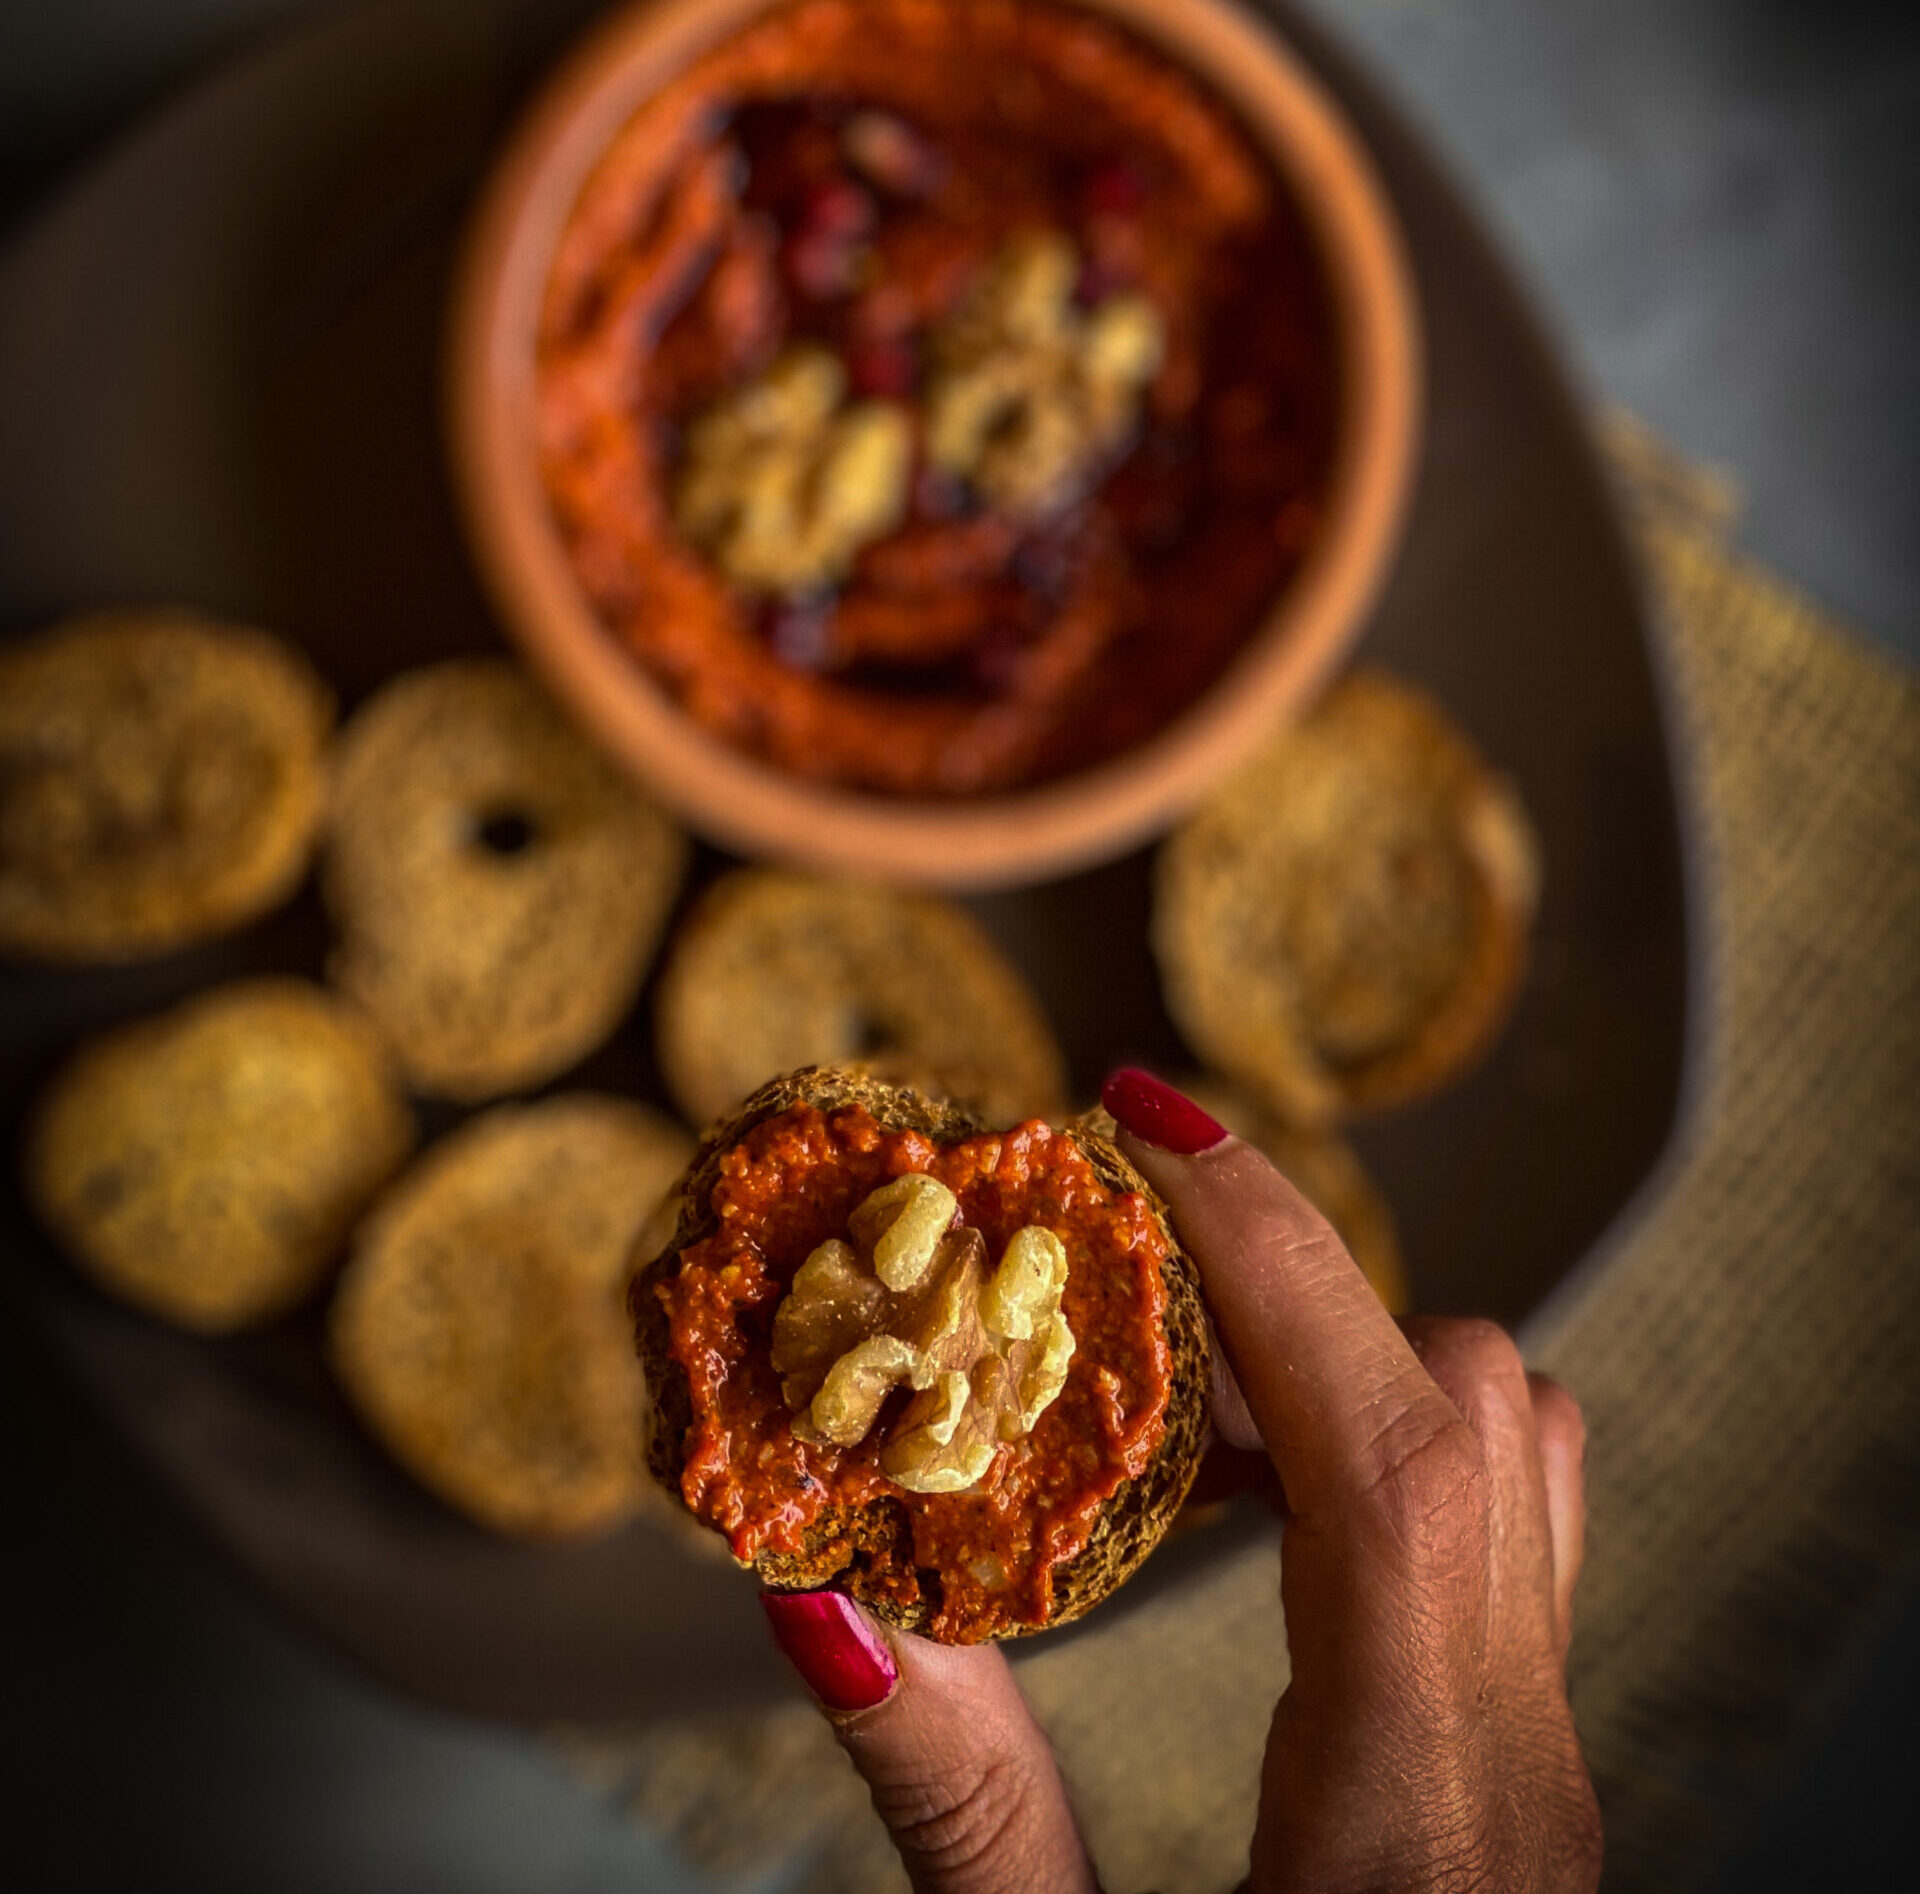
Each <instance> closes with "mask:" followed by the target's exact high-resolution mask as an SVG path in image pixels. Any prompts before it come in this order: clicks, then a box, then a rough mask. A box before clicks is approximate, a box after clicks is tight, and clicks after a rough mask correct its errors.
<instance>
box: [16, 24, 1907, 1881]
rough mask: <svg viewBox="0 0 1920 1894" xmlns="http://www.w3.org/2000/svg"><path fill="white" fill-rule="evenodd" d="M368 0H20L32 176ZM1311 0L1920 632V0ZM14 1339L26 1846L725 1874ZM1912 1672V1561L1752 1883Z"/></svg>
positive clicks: (1675, 423) (1835, 572)
mask: <svg viewBox="0 0 1920 1894" xmlns="http://www.w3.org/2000/svg"><path fill="white" fill-rule="evenodd" d="M347 3H348V0H59V4H34V5H29V4H26V3H25V0H6V4H5V5H4V6H0V215H8V216H11V215H16V214H22V213H23V211H24V210H25V209H27V208H28V207H30V205H31V203H32V201H33V200H34V199H35V198H36V197H37V196H39V195H40V194H41V193H43V192H44V191H46V190H47V189H49V188H52V187H54V186H55V185H56V184H57V181H58V178H59V177H60V175H61V174H62V173H63V172H65V171H66V170H68V169H69V168H71V167H72V166H73V165H74V164H76V163H78V162H81V161H83V160H84V158H85V156H86V154H87V153H88V152H89V151H90V150H92V149H95V148H97V147H98V145H99V144H100V143H101V142H102V141H103V140H105V139H107V138H109V137H111V136H112V135H113V134H114V133H115V132H116V131H118V130H119V129H121V128H122V127H124V126H126V125H127V124H129V123H132V122H136V121H137V119H138V116H139V115H140V114H141V112H143V111H144V110H145V109H147V108H148V107H150V106H151V105H152V104H153V103H154V102H156V101H158V100H159V99H161V98H162V97H164V96H165V94H166V93H167V92H169V91H170V90H172V89H173V88H175V87H177V86H178V85H180V84H182V83H184V82H188V81H190V80H191V79H192V78H194V77H195V76H196V75H197V74H200V73H202V72H205V71H206V70H208V69H209V68H210V67H212V66H214V65H216V64H217V63H219V62H220V61H221V60H222V59H224V58H226V57H228V56H231V55H232V54H233V53H235V52H237V51H239V50H241V49H243V48H244V47H245V46H246V45H247V44H248V43H249V42H250V41H252V40H254V39H256V38H258V37H259V36H260V35H262V34H263V33H266V32H268V31H271V30H272V29H274V28H275V27H277V26H280V25H282V24H285V23H287V22H290V21H293V20H296V19H299V18H301V17H305V16H311V15H314V14H317V13H320V12H322V11H327V10H332V9H333V8H336V7H338V6H341V5H343V4H347ZM1318 4H1319V6H1320V10H1321V11H1322V12H1323V13H1324V14H1326V16H1327V17H1328V18H1329V19H1331V20H1333V21H1335V22H1336V23H1337V24H1338V25H1339V26H1340V27H1341V28H1342V29H1343V30H1344V31H1345V32H1346V33H1347V34H1348V35H1349V36H1350V37H1351V38H1352V39H1353V40H1354V41H1355V42H1356V43H1357V44H1359V45H1360V46H1362V47H1363V48H1365V49H1366V50H1367V51H1368V52H1370V53H1371V54H1372V55H1373V58H1374V61H1375V63H1376V65H1377V66H1378V67H1379V69H1380V70H1381V71H1382V72H1383V73H1384V74H1386V75H1388V77H1389V78H1390V80H1391V82H1392V83H1393V84H1394V85H1395V86H1396V87H1397V89H1398V91H1399V92H1400V94H1401V96H1402V98H1403V99H1404V100H1405V101H1406V103H1407V105H1408V106H1409V108H1410V109H1411V111H1412V112H1413V114H1414V116H1415V117H1416V118H1417V119H1418V120H1419V121H1420V122H1422V123H1423V124H1424V126H1425V128H1426V130H1427V131H1428V133H1429V135H1430V137H1431V140H1432V142H1433V144H1434V146H1435V147H1436V149H1437V150H1438V151H1439V152H1440V153H1442V154H1443V156H1444V157H1445V158H1446V159H1447V160H1448V161H1449V162H1450V163H1451V165H1452V166H1453V167H1454V169H1455V171H1456V172H1457V174H1458V175H1459V176H1460V177H1461V178H1462V179H1463V180H1464V181H1465V182H1466V183H1467V184H1468V185H1469V186H1470V187H1471V188H1472V190H1473V191H1474V192H1475V193H1476V195H1477V196H1478V199H1479V201H1480V203H1481V205H1482V207H1483V209H1484V211H1485V213H1486V215H1487V217H1488V219H1489V221H1490V222H1491V223H1492V225H1493V226H1494V228H1495V230H1496V231H1497V233H1498V234H1499V235H1500V237H1501V238H1502V240H1503V241H1504V243H1505V244H1506V246H1507V249H1508V251H1509V253H1510V255H1511V256H1512V257H1513V259H1514V260H1515V262H1516V264H1517V266H1518V268H1519V270H1520V272H1521V274H1522V276H1523V277H1524V278H1525V279H1526V280H1527V281H1528V283H1529V284H1530V286H1531V288H1532V290H1533V292H1534V294H1535V296H1536V297H1537V298H1538V300H1539V302H1540V303H1541V305H1542V307H1543V308H1544V309H1545V311H1546V312H1547V314H1548V316H1549V318H1550V320H1551V321H1552V322H1553V323H1554V324H1555V325H1556V327H1557V328H1558V330H1559V332H1560V334H1561V336H1562V337H1563V339H1564V342H1565V344H1566V347H1567V350H1568V352H1569V355H1570V357H1571V359H1572V360H1573V362H1574V364H1575V366H1576V369H1577V371H1578V372H1579V373H1580V374H1581V375H1582V376H1583V377H1584V378H1585V380H1586V382H1587V384H1588V386H1589V387H1590V388H1591V390H1592V391H1593V394H1594V396H1595V398H1596V399H1597V400H1598V399H1604V400H1607V401H1612V402H1617V403H1619V404H1620V405H1622V406H1624V407H1626V408H1628V409H1630V410H1631V411H1633V412H1634V413H1636V414H1638V415H1639V416H1641V417H1642V418H1643V419H1645V420H1646V421H1648V422H1650V423H1651V424H1652V425H1653V426H1654V427H1655V428H1656V429H1658V430H1659V431H1660V432H1661V433H1662V434H1663V435H1665V436H1666V437H1667V438H1668V439H1669V440H1670V441H1672V442H1673V443H1675V444H1676V445H1677V446H1679V447H1680V448H1682V449H1683V450H1685V451H1686V452H1688V453H1690V454H1693V455H1696V456H1698V457H1701V458H1704V459H1707V460H1711V461H1714V462H1717V463H1719V464H1721V465H1722V466H1724V467H1725V468H1726V469H1728V470H1729V471H1730V472H1731V473H1733V474H1734V475H1735V476H1737V478H1738V479H1739V481H1740V483H1741V485H1742V487H1743V489H1744V491H1745V493H1746V495H1747V510H1746V513H1745V517H1744V524H1743V528H1742V533H1743V537H1744V540H1745V542H1746V543H1747V545H1748V546H1749V547H1750V548H1751V549H1752V550H1753V551H1754V552H1755V553H1756V554H1757V555H1758V556H1759V557H1761V558H1762V559H1764V560H1766V561H1767V562H1768V563H1769V564H1771V565H1773V566H1774V567H1776V568H1777V569H1779V570H1781V571H1783V572H1785V573H1787V574H1789V575H1791V576H1792V577H1793V578H1794V579H1796V580H1797V581H1799V582H1800V583H1801V584H1802V585H1803V586H1805V587H1806V589H1807V590H1808V591H1810V592H1811V593H1812V594H1813V595H1814V596H1816V597H1817V598H1818V599H1820V600H1821V601H1823V602H1824V603H1826V604H1827V605H1829V606H1831V607H1832V608H1834V609H1835V610H1836V611H1838V612H1839V613H1841V614H1842V615H1844V616H1845V617H1847V618H1849V619H1851V620H1852V621H1853V622H1854V623H1855V624H1856V625H1857V626H1858V627H1859V628H1860V629H1861V630H1863V631H1864V632H1866V633H1867V634H1869V635H1870V636H1871V637H1873V638H1874V639H1876V640H1877V641H1879V642H1880V643H1882V644H1883V645H1885V646H1887V647H1889V648H1891V649H1894V650H1897V651H1900V652H1902V653H1903V654H1904V655H1905V656H1906V657H1907V658H1908V659H1909V660H1910V661H1916V662H1920V611H1916V609H1915V607H1916V601H1917V600H1920V531H1916V526H1920V504H1917V502H1920V348H1916V346H1915V344H1916V339H1920V240H1917V239H1916V233H1920V7H1915V6H1914V5H1912V4H1911V3H1910V0H1909V3H1908V4H1905V5H1898V6H1895V5H1885V6H1880V5H1873V4H1868V3H1867V0H1820V3H1819V4H1814V3H1813V0H1806V3H1804V4H1802V3H1799V0H1558V3H1557V4H1548V3H1546V0H1318ZM0 1357H3V1359H0V1413H4V1425H5V1430H6V1431H5V1437H6V1438H8V1439H10V1440H11V1441H13V1442H14V1443H15V1444H16V1451H15V1457H14V1474H15V1477H14V1479H13V1481H12V1482H11V1483H10V1499H11V1506H10V1513H11V1516H12V1517H11V1521H10V1523H11V1526H12V1528H13V1530H12V1531H11V1532H10V1533H9V1534H7V1535H6V1537H7V1539H8V1540H9V1541H10V1549H9V1550H8V1551H6V1552H5V1553H4V1554H0V1677H4V1678H5V1680H6V1689H7V1704H8V1707H7V1714H6V1716H5V1717H4V1719H0V1782H4V1783H5V1785H6V1786H5V1791H4V1793H5V1803H4V1807H5V1809H6V1811H7V1820H6V1833H7V1836H8V1841H7V1856H6V1858H7V1859H9V1860H10V1861H16V1862H23V1863H25V1864H28V1865H29V1868H30V1874H29V1879H28V1881H27V1882H26V1883H24V1884H26V1885H31V1886H34V1887H40V1886H48V1887H83V1888H92V1887H102V1888H108V1887H136V1886H137V1887H141V1888H150V1889H160V1888H166V1887H172V1886H175V1885H179V1886H182V1887H184V1886H189V1885H191V1886H194V1887H205V1888H223V1887H236V1888H250V1887H254V1886H262V1887H265V1886H272V1887H274V1888H277V1889H289V1890H297V1889H308V1888H311V1889H316V1890H317V1889H332V1888H343V1887H352V1888H354V1889H356V1890H370V1891H372V1890H381V1889H385V1888H388V1887H393V1888H396V1889H397V1888H402V1887H404V1888H408V1889H434V1888H443V1887H444V1888H451V1889H462V1890H467V1889H472V1890H479V1891H484V1890H492V1889H501V1890H505V1889H509V1888H513V1889H522V1888H529V1887H539V1888H558V1889H568V1890H598V1889H603V1888H605V1889H611V1888H616V1887H617V1888H623V1889H635V1888H647V1889H658V1890H665V1891H668V1894H692V1891H693V1890H695V1889H696V1888H698V1887H699V1886H700V1883H699V1881H698V1880H697V1878H695V1877H693V1876H691V1875H690V1874H689V1873H688V1872H687V1871H686V1870H685V1869H684V1867H682V1866H680V1865H678V1864H675V1863H674V1862H672V1861H671V1860H670V1859H669V1858H668V1857H667V1856H666V1855H665V1854H664V1852H663V1851H662V1850H661V1849H660V1848H659V1847H657V1846H656V1845H654V1844H652V1843H651V1842H649V1841H647V1840H645V1839H644V1838H641V1837H639V1836H637V1835H636V1834H634V1833H633V1831H631V1830H630V1829H629V1828H628V1827H627V1826H626V1825H625V1824H624V1823H623V1822H622V1821H621V1820H620V1818H619V1817H618V1815H617V1813H615V1812H614V1811H612V1810H610V1809H608V1808H606V1807H604V1806H603V1805H602V1804H601V1803H600V1802H599V1801H598V1800H597V1799H596V1798H595V1797H594V1796H593V1795H592V1794H591V1793H590V1792H589V1791H588V1790H586V1789H585V1788H584V1787H582V1786H581V1785H580V1784H578V1783H576V1782H575V1781H574V1780H572V1779H571V1778H570V1777H569V1776H568V1775H567V1774H566V1773H565V1771H564V1770H563V1769H562V1768H561V1767H560V1765H559V1764H558V1763H557V1762H556V1761H555V1760H554V1759H553V1757H552V1755H551V1754H550V1753H549V1752H547V1751H546V1750H544V1749H542V1748H541V1747H540V1746H539V1745H538V1744H536V1743H533V1742H531V1741H529V1740H528V1739H527V1737H526V1736H525V1735H524V1734H523V1733H521V1732H516V1731H504V1730H498V1729H492V1728H488V1727H484V1726H477V1725H474V1724H470V1723H465V1722H462V1721H459V1720H457V1719H453V1718H449V1717H446V1716H442V1715H438V1714H435V1713H432V1712H428V1711H423V1710H421V1709H419V1708H418V1707H416V1706H413V1705H409V1704H402V1703H398V1702H395V1701H393V1700H391V1699H390V1698H387V1697H385V1696H383V1695H381V1694H379V1693H377V1692H375V1691H373V1690H371V1689H369V1688H368V1687H366V1686H365V1685H363V1684H362V1683H361V1682H359V1681H358V1680H357V1679H356V1678H353V1677H350V1676H347V1675H345V1674H343V1673H342V1672H340V1671H339V1670H338V1669H337V1668H336V1667H335V1666H334V1665H333V1664H332V1663H331V1662H330V1661H329V1660H328V1659H327V1658H326V1657H325V1656H323V1655H321V1654H319V1653H316V1652H313V1651H311V1650H309V1649H308V1648H307V1647H306V1646H304V1645H303V1644H301V1643H299V1642H298V1641H297V1640H296V1639H295V1638H293V1637H292V1636H291V1635H290V1634H289V1633H288V1632H287V1631H285V1630H284V1629H283V1628H282V1627H281V1626H280V1625H279V1624H278V1623H277V1622H275V1621H273V1620H271V1619H270V1618H269V1617H268V1616H267V1615H266V1614H265V1613H264V1612H263V1611H262V1610H261V1609H260V1608H259V1607H258V1606H257V1604H256V1603H255V1602H254V1601H253V1600H252V1599H251V1598H250V1597H247V1596H244V1595H242V1594H241V1593H240V1592H239V1591H238V1590H236V1589H235V1588H234V1587H233V1585H232V1584H231V1583H230V1581H229V1580H228V1579H227V1577H226V1575H225V1574H224V1573H223V1572H221V1571H219V1570H218V1569H216V1568H215V1567H214V1565H213V1564H212V1563H211V1562H210V1561H209V1559H208V1558H207V1556H206V1555H205V1553H204V1552H203V1551H202V1550H201V1548H200V1547H199V1546H198V1544H197V1543H196V1542H194V1541H192V1540H190V1539H189V1538H188V1537H187V1535H186V1534H185V1533H184V1531H183V1530H182V1529H181V1528H180V1527H179V1526H178V1525H177V1524H176V1523H175V1522H174V1521H173V1519H172V1518H171V1517H170V1515H168V1513H167V1512H166V1511H165V1509H164V1508H163V1507H161V1506H160V1505H159V1504H158V1502H157V1501H155V1500H154V1499H153V1498H152V1496H151V1495H149V1494H148V1493H147V1491H146V1490H145V1488H144V1487H143V1486H142V1485H141V1484H140V1482H139V1481H138V1480H137V1479H136V1478H134V1477H133V1476H132V1475H131V1474H130V1472H129V1471H128V1470H127V1469H126V1468H125V1466H124V1465H123V1464H122V1462H121V1459H120V1457H119V1455H118V1453H117V1452H116V1450H115V1449H114V1448H113V1447H112V1446H111V1444H110V1443H109V1442H107V1441H105V1440H104V1439H102V1438H100V1437H99V1436H98V1435H97V1434H96V1433H95V1432H94V1431H93V1429H92V1426H91V1423H90V1422H89V1421H88V1420H87V1418H86V1417H85V1416H84V1415H83V1414H81V1413H80V1412H79V1411H78V1410H77V1409H76V1408H75V1406H74V1404H73V1402H72V1400H71V1398H70V1397H69V1396H68V1395H67V1394H66V1392H65V1390H64V1389H63V1388H62V1387H61V1386H60V1385H58V1384H57V1382H56V1381H55V1380H54V1379H53V1378H52V1376H51V1374H50V1371H49V1370H48V1369H47V1368H46V1366H45V1365H44V1364H43V1363H41V1362H40V1361H39V1360H38V1358H37V1357H36V1356H35V1355H34V1354H33V1353H32V1351H31V1350H30V1349H27V1348H24V1347H23V1346H22V1345H21V1343H20V1340H19V1338H17V1337H13V1336H9V1335H4V1334H0ZM1916 1688H1920V1605H1916V1601H1915V1599H1914V1597H1913V1596H1912V1595H1911V1594H1909V1595H1908V1596H1907V1597H1906V1598H1905V1599H1904V1600H1903V1601H1900V1602H1899V1603H1897V1604H1896V1605H1895V1607H1894V1608H1893V1609H1891V1610H1890V1612H1889V1615H1888V1616H1887V1618H1886V1620H1885V1621H1884V1622H1883V1623H1882V1624H1881V1625H1880V1626H1879V1627H1878V1629H1877V1630H1876V1632H1875V1633H1874V1634H1873V1635H1872V1636H1871V1637H1870V1638H1868V1639H1865V1640H1863V1642H1862V1644H1861V1646H1860V1649H1859V1651H1858V1653H1857V1655H1856V1658H1855V1661H1854V1663H1853V1664H1852V1666H1851V1667H1850V1668H1849V1670H1848V1672H1847V1673H1846V1674H1845V1675H1843V1676H1842V1677H1841V1678H1839V1679H1838V1680H1836V1683H1835V1685H1834V1687H1833V1691H1832V1693H1831V1695H1830V1698H1829V1700H1828V1701H1827V1703H1826V1705H1825V1708H1824V1711H1823V1714H1822V1716H1821V1719H1820V1722H1819V1725H1818V1727H1817V1729H1816V1730H1815V1731H1814V1732H1813V1733H1812V1734H1811V1735H1810V1736H1809V1738H1808V1739H1807V1741H1806V1742H1805V1743H1804V1744H1803V1745H1802V1746H1801V1747H1800V1749H1799V1750H1798V1751H1797V1752H1796V1754H1795V1755H1794V1756H1793V1757H1791V1758H1790V1759H1788V1761H1787V1762H1786V1763H1785V1764H1784V1765H1781V1766H1778V1767H1775V1768H1773V1769H1771V1770H1768V1771H1766V1772H1765V1773H1763V1774H1762V1775H1760V1776H1758V1777H1752V1778H1749V1777H1736V1778H1730V1779H1729V1781H1728V1783H1727V1784H1726V1785H1725V1793H1726V1798H1727V1801H1728V1805H1729V1807H1730V1809H1731V1811H1732V1812H1733V1816H1734V1830H1733V1841H1732V1844H1731V1847H1730V1849H1729V1852H1728V1854H1727V1857H1726V1860H1725V1862H1724V1864H1723V1867H1722V1870H1721V1873H1720V1877H1719V1880H1720V1884H1721V1885H1722V1886H1723V1887H1724V1888H1726V1889H1729V1890H1731V1889H1733V1888H1742V1889H1750V1888H1771V1887H1798V1886H1807V1885H1816V1884H1831V1885H1863V1884H1870V1874H1871V1864H1870V1857H1868V1856H1865V1855H1859V1856H1856V1857H1854V1858H1853V1866H1854V1869H1855V1871H1854V1872H1849V1871H1848V1869H1847V1865H1846V1862H1847V1857H1846V1851H1847V1850H1857V1849H1859V1848H1862V1847H1866V1846H1868V1845H1870V1844H1869V1843H1868V1841H1867V1840H1866V1839H1865V1838H1866V1837H1869V1836H1871V1835H1874V1834H1877V1833H1879V1832H1880V1831H1882V1830H1884V1829H1885V1827H1886V1825H1887V1824H1886V1814H1885V1812H1886V1811H1887V1810H1890V1809H1897V1808H1899V1807H1902V1806H1904V1803H1905V1798H1906V1791H1907V1790H1908V1789H1910V1785H1911V1777H1912V1771H1913V1764H1914V1760H1915V1749H1914V1739H1913V1737H1912V1734H1911V1717H1910V1716H1909V1715H1908V1714H1906V1711H1907V1706H1908V1705H1909V1704H1910V1703H1911V1701H1912V1698H1913V1696H1914V1694H1915V1691H1916ZM1836 1851H1839V1854H1838V1857H1837V1854H1836ZM9 1878H10V1879H11V1878H12V1876H11V1874H10V1875H9ZM18 1884H21V1883H16V1885H18Z"/></svg>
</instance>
